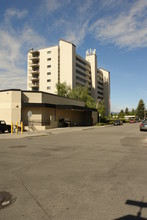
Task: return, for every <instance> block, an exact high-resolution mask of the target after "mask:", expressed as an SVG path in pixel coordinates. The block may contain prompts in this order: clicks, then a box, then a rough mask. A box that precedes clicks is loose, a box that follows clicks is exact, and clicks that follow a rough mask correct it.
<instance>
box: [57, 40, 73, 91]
mask: <svg viewBox="0 0 147 220" xmlns="http://www.w3.org/2000/svg"><path fill="white" fill-rule="evenodd" d="M59 48H60V82H61V83H63V82H66V83H67V85H70V86H71V88H73V85H74V84H75V83H74V71H75V56H76V47H75V46H74V45H73V44H72V43H68V42H66V41H64V40H60V41H59Z"/></svg>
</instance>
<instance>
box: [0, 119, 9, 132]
mask: <svg viewBox="0 0 147 220" xmlns="http://www.w3.org/2000/svg"><path fill="white" fill-rule="evenodd" d="M5 131H8V132H11V125H7V124H6V122H5V121H3V120H2V121H0V133H4V132H5Z"/></svg>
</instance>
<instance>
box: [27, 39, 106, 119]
mask: <svg viewBox="0 0 147 220" xmlns="http://www.w3.org/2000/svg"><path fill="white" fill-rule="evenodd" d="M58 82H60V83H63V82H66V83H67V85H70V86H71V88H75V87H76V86H87V87H88V90H89V94H90V95H91V96H92V97H93V98H94V99H95V101H96V102H99V101H100V100H102V99H104V101H105V107H106V115H109V114H110V72H109V71H107V70H104V69H98V67H97V55H96V50H95V49H94V50H91V49H90V50H87V52H86V57H85V59H84V58H82V57H81V56H80V55H78V54H77V53H76V46H75V45H74V44H72V43H70V42H67V41H65V40H60V41H59V45H57V46H53V47H48V48H44V49H39V50H34V49H31V50H30V51H29V52H28V67H27V90H31V91H43V92H48V93H52V94H57V89H56V83H58Z"/></svg>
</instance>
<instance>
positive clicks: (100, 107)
mask: <svg viewBox="0 0 147 220" xmlns="http://www.w3.org/2000/svg"><path fill="white" fill-rule="evenodd" d="M97 111H98V113H99V115H101V118H104V117H105V102H104V100H101V101H99V102H98V106H97Z"/></svg>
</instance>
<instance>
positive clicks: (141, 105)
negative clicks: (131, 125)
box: [136, 99, 145, 119]
mask: <svg viewBox="0 0 147 220" xmlns="http://www.w3.org/2000/svg"><path fill="white" fill-rule="evenodd" d="M136 115H137V116H138V117H139V118H140V119H144V117H145V104H144V101H143V100H142V99H140V100H139V103H138V107H137V110H136Z"/></svg>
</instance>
